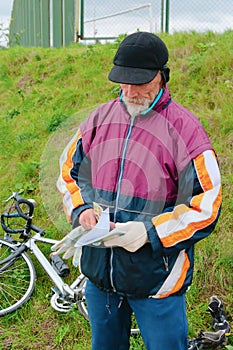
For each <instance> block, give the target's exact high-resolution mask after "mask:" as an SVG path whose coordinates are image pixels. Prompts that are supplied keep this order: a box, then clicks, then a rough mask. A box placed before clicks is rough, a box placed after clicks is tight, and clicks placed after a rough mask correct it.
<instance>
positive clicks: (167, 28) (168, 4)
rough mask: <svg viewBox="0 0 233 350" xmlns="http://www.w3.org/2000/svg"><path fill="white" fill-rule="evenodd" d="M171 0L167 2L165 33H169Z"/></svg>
mask: <svg viewBox="0 0 233 350" xmlns="http://www.w3.org/2000/svg"><path fill="white" fill-rule="evenodd" d="M169 16H170V0H166V25H165V31H166V33H169Z"/></svg>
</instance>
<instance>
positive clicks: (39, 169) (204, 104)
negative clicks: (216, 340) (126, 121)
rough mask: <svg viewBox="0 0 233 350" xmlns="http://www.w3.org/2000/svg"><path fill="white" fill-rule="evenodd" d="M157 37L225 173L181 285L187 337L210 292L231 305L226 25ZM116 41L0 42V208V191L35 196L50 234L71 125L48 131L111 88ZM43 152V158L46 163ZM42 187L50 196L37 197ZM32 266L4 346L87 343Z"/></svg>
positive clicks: (232, 133) (86, 333)
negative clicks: (214, 217) (212, 219)
mask: <svg viewBox="0 0 233 350" xmlns="http://www.w3.org/2000/svg"><path fill="white" fill-rule="evenodd" d="M164 40H165V41H166V43H167V45H168V47H169V48H170V61H169V66H170V68H171V82H170V83H169V86H170V90H171V93H172V97H173V99H175V100H176V101H177V102H180V103H182V104H183V105H184V106H185V107H187V108H188V109H190V110H191V111H192V112H193V113H194V114H196V115H197V116H198V117H199V118H200V120H201V122H202V123H203V125H204V126H205V128H206V130H207V132H208V134H209V136H210V139H211V141H212V143H213V145H214V147H215V149H216V151H217V153H218V158H219V162H220V167H221V174H222V182H223V198H224V200H223V208H222V215H221V218H220V220H219V223H218V225H217V228H216V230H215V232H214V233H213V234H212V235H211V236H210V237H209V238H207V239H205V240H203V241H202V242H200V243H198V244H197V246H196V266H195V275H194V282H193V285H192V287H191V289H190V291H189V292H188V294H187V305H188V317H189V324H190V336H194V335H196V334H197V332H198V331H199V330H201V329H202V330H206V329H209V330H210V329H211V327H210V316H209V314H208V313H206V308H207V304H208V298H209V297H210V296H211V295H212V294H217V295H218V296H219V297H221V298H222V299H223V301H224V302H225V304H226V309H227V313H228V315H229V317H230V318H231V317H232V316H231V315H232V311H233V306H232V305H233V290H232V268H233V256H232V251H233V250H232V215H231V211H232V208H233V202H232V198H231V194H232V183H233V181H232V179H233V176H232V144H233V107H232V88H233V80H232V69H233V66H232V62H233V60H232V57H233V52H232V41H233V32H232V31H229V32H226V33H223V34H213V33H207V34H196V33H191V34H186V33H183V34H179V33H177V34H174V35H172V36H164ZM116 47H117V45H116V44H107V45H103V46H101V45H96V46H91V47H82V46H78V45H75V46H71V47H69V48H61V49H41V48H12V49H8V50H1V51H0V93H1V110H0V147H1V149H0V159H1V168H0V211H1V212H2V211H3V210H4V209H5V205H4V204H3V203H2V200H4V199H5V198H7V197H8V196H9V195H10V194H11V192H12V191H15V190H21V191H23V193H24V195H25V196H28V197H34V198H35V199H36V200H37V202H38V203H39V207H38V208H37V210H36V214H35V216H36V218H35V220H36V224H37V225H38V226H41V227H45V225H46V226H47V231H48V232H49V235H50V236H53V235H54V236H57V237H58V236H59V235H61V230H60V226H61V224H60V223H58V224H57V221H56V220H58V221H59V220H61V221H64V217H63V216H62V219H61V218H60V217H59V218H57V217H55V216H56V214H54V213H52V214H51V213H50V212H49V211H50V208H48V206H47V205H48V202H49V201H50V202H53V197H52V199H51V196H53V193H55V189H54V188H55V181H56V178H55V176H54V174H55V175H56V174H57V171H58V166H57V159H58V155H59V154H60V150H61V149H62V148H63V143H64V144H65V141H66V138H67V135H69V128H68V127H67V124H64V125H65V130H66V131H65V136H64V135H63V134H62V132H61V131H59V132H58V131H55V130H56V129H57V127H58V126H59V125H60V124H61V123H62V122H63V121H65V120H68V121H69V122H70V121H71V124H72V127H74V125H75V124H78V123H79V122H80V120H83V119H85V118H86V116H87V115H88V113H89V108H94V106H95V105H96V104H99V103H103V102H105V101H106V100H108V99H109V98H114V97H115V96H117V93H118V86H116V85H114V84H112V83H110V82H108V80H107V74H108V71H109V69H110V67H111V64H112V63H111V62H112V57H113V55H114V52H115V50H116ZM77 112H78V114H77V117H74V115H75V113H77ZM76 120H77V122H76ZM71 135H72V133H71ZM63 136H64V137H63ZM51 140H52V146H51V147H52V148H49V147H50V146H48V145H50V143H51V142H50V141H51ZM44 155H45V156H44ZM45 158H46V159H45ZM46 161H48V163H49V167H48V165H46V166H44V163H46ZM51 165H52V166H51ZM43 167H44V169H45V170H46V172H45V173H47V170H48V169H56V170H55V171H53V170H52V171H51V173H49V177H50V179H49V181H48V183H47V182H46V180H45V179H44V177H45V176H44V173H43ZM41 182H42V183H43V184H42V186H41ZM47 193H50V197H49V199H48V198H45V197H46V194H47ZM54 196H56V195H55V194H54ZM56 200H57V198H56V199H55V198H54V202H55V201H56ZM56 208H57V207H56ZM58 209H59V210H57V211H60V207H59V204H58ZM51 217H52V218H53V220H52V221H51V220H49V218H51ZM57 227H58V228H59V230H57ZM48 253H49V252H48ZM37 272H38V282H37V286H36V291H35V293H34V294H33V297H32V298H31V300H30V302H28V303H27V305H25V306H24V307H23V308H22V309H21V310H19V311H18V312H16V313H14V314H12V315H9V316H6V317H4V318H2V319H1V320H0V340H1V344H2V345H1V346H2V349H4V350H6V349H27V350H29V349H35V348H38V349H66V350H69V349H90V330H89V324H88V322H86V321H85V320H83V318H82V317H81V316H80V315H79V314H78V312H76V311H74V312H72V313H71V314H69V315H63V314H60V313H58V312H56V311H54V310H53V309H52V308H51V307H50V305H49V299H46V298H45V295H46V294H47V293H49V291H50V286H51V283H50V281H49V280H48V278H47V277H46V276H44V274H43V271H42V270H41V268H40V267H37ZM231 320H232V318H231ZM231 343H233V341H232V339H230V340H229V344H231ZM132 344H133V345H132V349H142V348H143V346H142V345H141V342H140V339H139V340H138V339H133V340H132ZM0 348H1V347H0Z"/></svg>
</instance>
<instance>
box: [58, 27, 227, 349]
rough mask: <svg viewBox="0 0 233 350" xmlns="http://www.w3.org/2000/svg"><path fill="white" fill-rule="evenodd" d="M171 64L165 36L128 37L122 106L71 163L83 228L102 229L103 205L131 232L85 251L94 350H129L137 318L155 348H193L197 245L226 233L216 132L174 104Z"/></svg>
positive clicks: (77, 217)
mask: <svg viewBox="0 0 233 350" xmlns="http://www.w3.org/2000/svg"><path fill="white" fill-rule="evenodd" d="M167 61H168V50H167V47H166V45H165V43H164V42H163V41H162V40H161V39H160V38H159V37H157V36H156V35H154V34H151V33H147V32H137V33H134V34H131V35H129V36H128V37H126V38H125V39H124V40H123V41H122V43H121V44H120V46H119V48H118V50H117V52H116V55H115V57H114V66H113V68H112V70H111V71H110V74H109V79H110V80H111V81H113V82H116V83H120V93H119V98H117V99H115V100H113V101H109V102H107V103H105V104H103V105H102V106H100V107H99V108H98V109H97V110H95V111H94V112H93V113H92V114H91V115H90V116H89V118H88V119H87V120H86V121H85V122H84V123H82V124H81V126H80V129H79V130H78V132H77V134H76V137H75V138H74V139H73V141H72V142H71V143H70V144H69V146H68V147H67V148H66V149H65V151H64V153H63V155H62V157H61V162H60V164H61V176H60V178H59V181H58V188H59V189H60V191H61V192H62V194H63V199H64V206H65V210H66V213H67V217H68V219H69V220H70V222H72V225H73V227H77V226H78V225H81V226H82V228H83V229H85V230H90V229H91V228H93V227H94V226H95V225H96V223H97V216H96V212H95V211H94V208H93V202H96V203H98V204H99V205H100V206H101V207H102V208H103V209H106V208H109V213H110V214H109V215H110V220H111V225H110V227H111V229H113V228H115V227H116V228H117V229H118V230H119V231H122V232H124V235H122V236H115V237H112V238H110V239H108V240H107V239H106V240H104V239H103V244H102V245H100V246H99V245H87V246H84V247H83V248H82V253H81V258H80V268H81V270H82V273H84V274H85V275H86V276H87V277H88V283H87V286H86V300H87V305H88V313H89V318H90V323H91V328H92V348H93V350H126V349H129V346H130V343H129V337H130V328H131V314H132V313H134V314H135V317H136V319H137V322H138V326H139V328H140V332H141V335H142V338H143V340H144V343H145V346H146V348H147V349H148V350H186V349H188V340H187V328H188V325H187V317H186V306H185V292H186V290H187V288H188V287H189V286H190V284H191V281H192V275H193V264H194V244H195V243H196V242H198V241H199V240H201V239H203V238H205V237H206V236H208V235H209V234H210V233H211V232H212V231H213V229H214V227H215V225H216V222H217V220H218V217H219V212H220V206H221V184H220V174H219V169H218V164H217V161H216V155H215V152H214V150H213V147H212V146H211V143H210V141H209V139H208V137H207V135H206V132H205V131H204V129H203V127H202V126H201V124H200V122H199V121H198V119H197V118H196V117H195V116H194V115H193V114H191V113H190V112H189V111H187V110H186V109H185V108H183V107H182V106H180V105H179V104H178V103H176V102H175V101H173V100H172V99H171V96H170V93H169V90H168V86H167V82H168V81H169V68H168V67H167V66H166V64H167ZM64 240H65V239H64ZM64 240H63V242H64Z"/></svg>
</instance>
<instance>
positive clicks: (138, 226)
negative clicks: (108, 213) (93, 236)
mask: <svg viewBox="0 0 233 350" xmlns="http://www.w3.org/2000/svg"><path fill="white" fill-rule="evenodd" d="M115 226H116V228H117V229H118V231H122V232H126V233H125V234H124V235H122V236H119V237H114V238H109V239H108V237H106V240H105V239H103V240H102V242H103V244H104V246H105V247H114V246H117V247H123V248H124V249H126V250H128V251H130V252H136V250H138V249H139V248H141V247H142V246H143V245H144V244H145V243H146V242H147V241H148V239H147V231H146V227H145V225H144V224H143V222H141V221H128V222H125V223H119V222H117V223H116V225H115Z"/></svg>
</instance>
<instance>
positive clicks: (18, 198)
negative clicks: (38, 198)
mask: <svg viewBox="0 0 233 350" xmlns="http://www.w3.org/2000/svg"><path fill="white" fill-rule="evenodd" d="M13 198H14V199H15V201H16V203H15V207H16V210H17V212H18V213H19V216H20V217H22V218H24V219H25V220H28V219H30V218H31V217H32V214H33V211H34V204H33V202H32V201H30V200H29V199H25V198H22V197H21V196H20V195H19V194H18V193H17V192H16V193H14V194H13ZM22 204H25V205H26V206H27V207H28V209H29V210H28V212H27V213H24V212H23V211H22V209H21V207H20V205H22Z"/></svg>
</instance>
